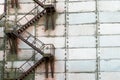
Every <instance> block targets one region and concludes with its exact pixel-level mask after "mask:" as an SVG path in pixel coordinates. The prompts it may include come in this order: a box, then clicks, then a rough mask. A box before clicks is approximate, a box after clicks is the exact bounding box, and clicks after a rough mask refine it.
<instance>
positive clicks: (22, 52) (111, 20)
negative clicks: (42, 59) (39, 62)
mask: <svg viewBox="0 0 120 80" xmlns="http://www.w3.org/2000/svg"><path fill="white" fill-rule="evenodd" d="M2 1H3V0H1V2H0V4H1V3H2ZM19 1H20V9H19V10H18V13H19V14H20V15H18V16H17V17H18V18H20V17H22V16H23V15H24V14H25V13H27V12H29V11H30V10H31V9H32V8H33V7H34V6H35V4H34V3H33V1H32V0H19ZM28 3H29V4H28ZM119 4H120V1H119V0H56V11H57V12H56V18H55V19H56V23H55V24H56V25H55V30H49V31H44V30H45V27H44V21H45V18H44V17H43V18H42V19H41V20H40V21H39V23H38V24H37V25H36V27H34V26H32V27H30V28H29V29H28V30H27V31H29V32H30V33H32V34H33V35H35V36H36V37H37V38H38V39H40V40H41V41H42V42H44V43H46V44H48V43H52V44H54V45H55V48H56V49H55V58H56V61H55V80H73V79H74V80H114V79H115V80H119V79H120V77H119V75H120V72H119V71H120V68H119V66H120V54H119V53H120V23H119V22H120V18H119V17H120V12H119V11H120V5H119ZM0 6H1V7H0V13H2V11H3V10H2V9H3V8H2V7H3V6H2V4H1V5H0ZM9 10H10V11H9V17H8V18H9V19H10V20H15V15H14V13H15V10H14V9H11V8H9ZM28 17H29V18H30V17H32V15H29V16H28ZM23 22H25V21H24V20H23V21H22V23H23ZM2 30H3V29H2V27H1V29H0V31H1V32H2ZM0 37H3V35H2V34H0ZM18 46H19V52H18V55H17V57H18V58H19V59H20V60H22V61H21V62H24V60H25V59H28V58H29V57H30V56H31V55H32V54H33V52H34V50H32V49H31V47H29V46H28V45H26V44H25V43H24V42H22V41H21V40H19V45H18ZM2 56H3V51H1V52H0V57H1V58H0V60H2ZM15 62H20V61H15ZM43 73H44V65H43V66H42V67H38V69H36V72H35V80H39V79H41V80H44V74H43Z"/></svg>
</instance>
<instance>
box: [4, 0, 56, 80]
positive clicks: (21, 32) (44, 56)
mask: <svg viewBox="0 0 120 80" xmlns="http://www.w3.org/2000/svg"><path fill="white" fill-rule="evenodd" d="M34 1H35V2H36V3H37V4H38V6H36V7H35V8H34V9H32V10H31V11H30V12H29V13H31V12H33V11H34V10H35V9H37V8H39V7H42V8H43V9H42V11H39V12H38V14H37V15H35V16H34V17H33V18H32V19H30V20H28V18H27V15H28V14H29V13H28V14H26V15H25V16H23V17H22V18H20V19H19V20H18V21H17V25H16V26H15V29H13V30H12V31H11V30H9V31H6V35H7V36H8V37H9V38H13V39H14V38H19V39H21V40H22V41H23V42H25V43H26V44H28V45H29V46H30V47H32V48H33V49H34V50H35V51H36V53H35V54H34V55H33V56H32V57H31V58H30V59H28V60H27V61H26V62H25V63H24V64H23V65H21V66H20V67H19V69H18V71H20V72H21V74H20V75H18V77H17V78H16V79H12V80H23V79H24V78H25V77H26V76H27V75H29V74H30V72H32V71H33V70H35V68H36V67H38V66H39V65H40V64H41V63H42V62H45V64H46V78H47V77H48V63H47V62H48V60H50V66H51V73H52V77H54V75H53V72H54V69H53V66H54V63H53V62H54V49H55V47H54V45H53V44H44V43H43V42H41V41H40V40H39V39H37V38H36V37H35V36H33V35H32V34H30V33H29V32H27V31H26V29H27V28H28V27H30V26H31V25H33V24H34V23H36V22H37V21H39V19H40V18H41V17H42V16H43V15H45V14H48V13H53V12H55V8H54V6H52V5H49V6H48V5H47V6H45V5H43V4H42V3H41V2H40V1H38V0H34ZM22 19H26V20H27V23H25V24H23V25H22V24H21V23H20V21H21V20H22ZM33 58H35V62H34V61H32V59H33ZM46 61H47V62H46ZM26 66H27V67H26Z"/></svg>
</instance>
